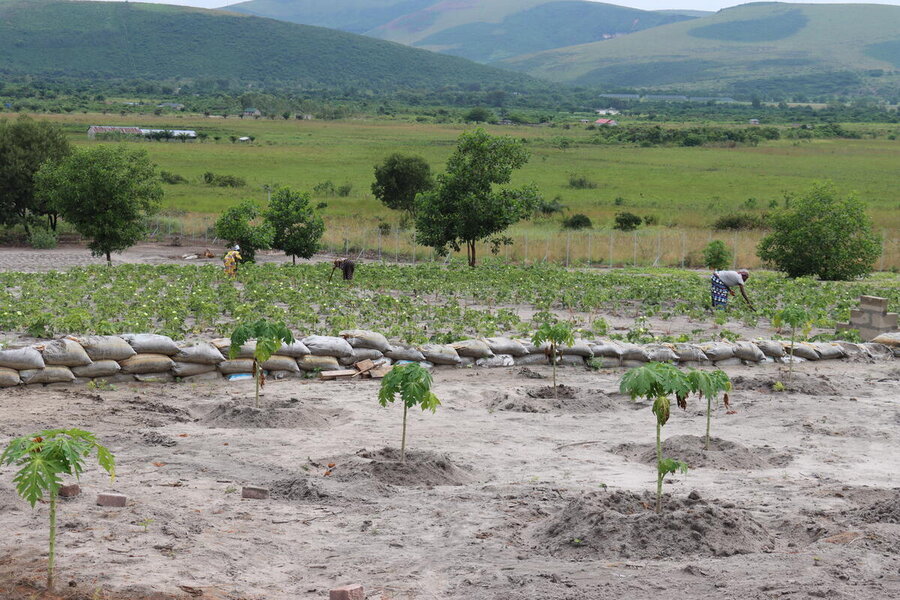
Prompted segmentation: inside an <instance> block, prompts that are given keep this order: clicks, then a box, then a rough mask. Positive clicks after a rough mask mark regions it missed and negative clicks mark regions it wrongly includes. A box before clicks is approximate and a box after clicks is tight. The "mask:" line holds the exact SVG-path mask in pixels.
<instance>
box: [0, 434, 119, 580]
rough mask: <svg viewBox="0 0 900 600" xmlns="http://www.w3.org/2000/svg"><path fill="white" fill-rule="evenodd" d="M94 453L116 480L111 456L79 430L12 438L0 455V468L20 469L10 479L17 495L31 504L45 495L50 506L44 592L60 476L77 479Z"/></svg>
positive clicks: (50, 577)
mask: <svg viewBox="0 0 900 600" xmlns="http://www.w3.org/2000/svg"><path fill="white" fill-rule="evenodd" d="M94 451H96V453H97V462H98V463H99V464H100V466H101V467H102V468H103V469H104V470H105V471H106V472H107V473H109V476H110V478H111V479H112V480H115V477H116V463H115V458H114V457H113V455H112V453H111V452H110V451H109V450H107V449H106V448H105V447H104V446H101V445H100V444H99V443H97V440H96V438H95V437H94V434H93V433H90V432H89V431H82V430H81V429H47V430H45V431H40V432H38V433H35V434H33V435H29V436H25V437H19V438H15V439H13V440H12V441H10V442H9V445H8V446H7V447H6V449H5V450H4V451H3V454H2V455H0V465H16V466H19V467H21V468H20V469H19V471H18V472H17V473H16V475H15V477H13V482H14V483H15V484H16V491H17V492H18V493H19V495H20V496H21V497H22V498H23V499H24V500H26V501H27V502H28V503H29V504H31V508H34V505H35V504H36V503H37V502H38V500H42V499H43V497H44V494H45V493H46V494H47V495H48V496H49V502H50V551H49V558H48V560H47V588H48V589H50V590H52V589H53V567H54V564H55V562H56V504H57V499H58V495H59V488H60V486H61V485H62V480H61V479H60V476H61V475H72V476H74V477H75V479H79V478H80V476H81V474H82V473H83V472H84V459H85V458H86V457H88V456H89V455H90V454H91V452H94Z"/></svg>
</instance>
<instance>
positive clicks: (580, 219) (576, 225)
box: [562, 213, 593, 230]
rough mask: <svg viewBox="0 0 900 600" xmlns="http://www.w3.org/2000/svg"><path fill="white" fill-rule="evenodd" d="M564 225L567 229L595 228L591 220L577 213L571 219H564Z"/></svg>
mask: <svg viewBox="0 0 900 600" xmlns="http://www.w3.org/2000/svg"><path fill="white" fill-rule="evenodd" d="M562 225H563V227H564V228H565V229H575V230H578V229H590V228H591V227H593V224H592V223H591V219H590V218H589V217H588V216H587V215H583V214H581V213H576V214H574V215H572V216H571V217H566V218H565V219H563V222H562Z"/></svg>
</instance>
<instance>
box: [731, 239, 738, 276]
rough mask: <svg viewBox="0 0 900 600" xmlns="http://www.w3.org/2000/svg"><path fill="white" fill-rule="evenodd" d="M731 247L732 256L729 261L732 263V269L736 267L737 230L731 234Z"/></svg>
mask: <svg viewBox="0 0 900 600" xmlns="http://www.w3.org/2000/svg"><path fill="white" fill-rule="evenodd" d="M731 249H732V251H733V256H732V259H731V262H732V263H733V264H732V265H731V268H732V269H736V268H737V259H738V256H737V255H738V249H737V232H734V233H733V234H731Z"/></svg>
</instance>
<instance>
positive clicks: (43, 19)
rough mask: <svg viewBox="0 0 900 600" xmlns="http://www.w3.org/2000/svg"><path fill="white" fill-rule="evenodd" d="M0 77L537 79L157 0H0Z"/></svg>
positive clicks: (327, 84)
mask: <svg viewBox="0 0 900 600" xmlns="http://www.w3.org/2000/svg"><path fill="white" fill-rule="evenodd" d="M2 73H6V74H8V75H32V76H38V77H40V76H44V77H73V78H104V79H153V80H177V79H197V78H217V79H226V80H236V81H240V82H246V83H250V82H261V83H281V84H287V85H291V86H300V87H312V88H340V89H346V88H347V87H348V86H355V87H361V88H364V89H373V90H380V91H384V90H391V89H398V88H434V87H440V86H458V85H469V84H473V83H480V84H490V86H491V87H492V88H501V87H513V88H523V87H534V86H541V85H542V84H540V83H539V82H536V81H534V80H532V79H530V78H528V77H527V76H523V75H520V74H518V73H511V72H508V71H501V70H498V69H493V68H491V67H486V66H483V65H479V64H476V63H473V62H469V61H467V60H463V59H460V58H456V57H452V56H445V55H441V54H435V53H432V52H427V51H424V50H417V49H413V48H408V47H405V46H402V45H400V44H394V43H390V42H384V41H381V40H375V39H371V38H368V37H364V36H360V35H355V34H351V33H345V32H340V31H335V30H331V29H325V28H321V27H310V26H305V25H296V24H293V23H285V22H281V21H276V20H272V19H262V18H257V17H249V16H243V15H237V14H234V13H227V12H222V11H211V10H204V9H198V8H186V7H179V6H168V5H160V4H136V3H118V2H66V1H55V0H13V1H9V2H0V74H2Z"/></svg>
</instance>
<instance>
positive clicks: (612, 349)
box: [591, 340, 625, 358]
mask: <svg viewBox="0 0 900 600" xmlns="http://www.w3.org/2000/svg"><path fill="white" fill-rule="evenodd" d="M591 352H593V354H594V356H602V357H606V358H622V355H623V354H624V353H625V350H624V349H623V348H622V346H621V345H620V344H618V343H617V342H612V341H605V340H601V341H599V342H597V343H596V344H594V345H593V346H591Z"/></svg>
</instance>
